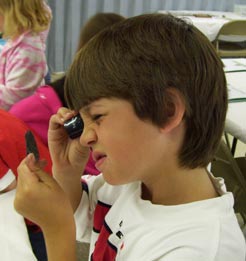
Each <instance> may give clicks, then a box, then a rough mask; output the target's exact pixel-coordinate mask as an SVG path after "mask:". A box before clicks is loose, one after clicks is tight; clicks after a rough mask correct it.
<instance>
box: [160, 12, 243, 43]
mask: <svg viewBox="0 0 246 261" xmlns="http://www.w3.org/2000/svg"><path fill="white" fill-rule="evenodd" d="M158 12H159V13H170V14H172V15H175V16H178V17H180V18H184V19H185V20H187V21H190V22H191V23H192V24H193V25H194V26H196V27H197V28H198V29H199V30H200V31H201V32H202V33H203V34H204V35H206V36H207V37H208V39H209V40H210V41H214V40H215V38H216V35H217V34H218V32H219V30H220V28H221V27H222V26H223V25H224V24H225V23H227V22H229V21H232V20H246V16H242V15H239V14H236V13H232V12H217V11H201V10H199V11H193V10H192V11H188V10H160V11H158Z"/></svg>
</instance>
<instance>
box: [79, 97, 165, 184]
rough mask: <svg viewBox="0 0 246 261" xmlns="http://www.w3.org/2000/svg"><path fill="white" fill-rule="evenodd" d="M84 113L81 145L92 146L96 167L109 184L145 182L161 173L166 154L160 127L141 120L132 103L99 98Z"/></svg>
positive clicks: (84, 109) (83, 110)
mask: <svg viewBox="0 0 246 261" xmlns="http://www.w3.org/2000/svg"><path fill="white" fill-rule="evenodd" d="M80 114H81V116H82V118H83V120H84V131H83V134H82V135H81V137H80V142H81V144H83V145H84V146H90V147H91V149H92V151H93V153H92V155H93V158H94V160H95V161H96V167H97V168H98V170H99V171H101V172H102V173H103V175H104V178H105V180H106V181H107V182H108V183H110V184H112V185H113V184H115V185H117V184H125V183H129V182H133V181H139V180H141V181H143V180H145V179H148V178H149V175H151V174H153V171H158V170H159V169H158V166H159V167H160V163H162V162H163V160H162V158H161V157H163V154H162V153H163V151H164V148H163V146H162V145H163V144H162V140H163V138H162V136H163V135H162V134H161V131H160V128H158V127H157V126H155V125H153V124H152V123H151V122H149V121H143V120H140V119H139V118H138V117H137V116H136V114H135V112H134V110H133V107H132V105H131V104H130V103H129V102H127V101H125V100H120V99H105V98H104V99H99V100H97V101H95V102H93V103H91V104H90V105H89V106H87V107H86V108H82V109H81V110H80ZM161 155H162V156H161Z"/></svg>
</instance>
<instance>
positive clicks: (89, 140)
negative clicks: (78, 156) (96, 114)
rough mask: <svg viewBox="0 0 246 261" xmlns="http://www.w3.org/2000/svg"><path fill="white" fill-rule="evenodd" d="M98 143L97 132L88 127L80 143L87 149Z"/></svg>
mask: <svg viewBox="0 0 246 261" xmlns="http://www.w3.org/2000/svg"><path fill="white" fill-rule="evenodd" d="M96 141H97V136H96V133H95V131H94V130H93V129H92V128H90V127H89V126H88V127H85V128H84V130H83V132H82V134H81V136H80V143H81V145H83V146H85V147H90V146H92V145H93V144H94V143H95V142H96Z"/></svg>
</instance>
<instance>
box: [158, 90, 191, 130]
mask: <svg viewBox="0 0 246 261" xmlns="http://www.w3.org/2000/svg"><path fill="white" fill-rule="evenodd" d="M167 92H168V96H169V101H168V104H167V108H166V109H167V112H166V113H167V121H166V122H165V124H164V126H163V127H162V131H163V132H166V133H167V132H170V131H172V130H173V129H175V128H176V127H177V126H178V125H180V124H181V122H182V120H183V117H184V114H185V110H186V106H185V101H184V98H183V95H182V94H181V93H180V91H178V90H177V89H175V88H169V89H168V90H167Z"/></svg>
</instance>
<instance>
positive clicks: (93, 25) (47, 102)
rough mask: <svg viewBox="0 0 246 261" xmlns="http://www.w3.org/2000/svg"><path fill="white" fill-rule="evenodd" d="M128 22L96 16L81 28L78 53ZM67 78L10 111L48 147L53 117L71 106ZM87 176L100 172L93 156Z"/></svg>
mask: <svg viewBox="0 0 246 261" xmlns="http://www.w3.org/2000/svg"><path fill="white" fill-rule="evenodd" d="M124 19H125V18H124V17H123V16H121V15H118V14H115V13H98V14H96V15H94V16H92V17H91V18H90V19H89V20H88V21H87V23H86V24H85V25H84V26H83V27H82V29H81V32H80V38H79V44H78V51H79V50H80V49H81V48H82V47H83V46H84V45H85V44H86V43H87V42H88V41H89V40H90V39H91V38H92V37H93V36H94V35H96V34H97V33H98V32H99V31H101V30H102V29H104V28H106V27H107V26H110V25H113V24H115V23H117V22H120V21H122V20H124ZM65 78H66V76H63V77H61V78H60V79H58V80H56V81H54V82H52V83H50V84H49V85H44V86H41V87H39V88H38V89H37V90H36V91H35V93H34V94H33V95H31V96H29V97H27V98H25V99H22V100H21V101H19V102H17V103H15V104H14V105H13V106H12V107H11V108H10V110H9V111H10V113H12V114H14V115H15V116H16V117H18V118H20V119H22V120H23V121H24V122H25V123H26V124H27V125H28V126H29V127H30V128H32V129H34V130H35V131H36V132H37V134H38V135H39V136H40V137H41V139H42V141H43V142H44V144H46V145H48V140H47V139H48V138H47V132H48V127H49V120H50V117H51V116H52V115H53V114H55V113H57V111H58V109H59V108H60V107H67V103H66V101H65V99H64V82H65ZM84 173H90V174H93V175H96V174H98V173H99V171H98V170H97V169H96V168H95V166H94V161H93V159H92V158H91V157H90V158H89V161H88V163H87V165H86V168H85V170H84Z"/></svg>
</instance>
